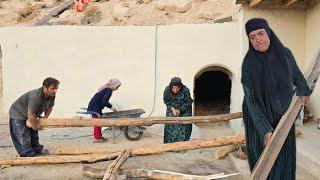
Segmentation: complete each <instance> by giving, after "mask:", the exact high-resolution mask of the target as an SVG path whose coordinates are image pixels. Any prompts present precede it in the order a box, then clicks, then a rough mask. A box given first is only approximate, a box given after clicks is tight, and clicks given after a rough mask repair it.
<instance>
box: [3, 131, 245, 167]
mask: <svg viewBox="0 0 320 180" xmlns="http://www.w3.org/2000/svg"><path fill="white" fill-rule="evenodd" d="M244 141H245V137H244V136H240V135H238V136H227V137H219V138H215V139H212V140H194V141H183V142H176V143H170V144H161V145H154V146H148V147H139V148H135V149H133V150H132V151H131V153H130V156H132V157H133V156H143V155H151V154H160V153H164V152H179V151H185V150H193V149H201V148H211V147H218V146H226V145H231V144H240V143H242V142H244ZM119 155H121V151H116V152H111V153H94V154H84V155H74V156H70V155H69V156H43V157H18V158H8V159H2V160H0V165H30V164H63V163H83V162H84V163H94V162H98V161H106V160H112V159H115V158H117V157H118V156H119Z"/></svg>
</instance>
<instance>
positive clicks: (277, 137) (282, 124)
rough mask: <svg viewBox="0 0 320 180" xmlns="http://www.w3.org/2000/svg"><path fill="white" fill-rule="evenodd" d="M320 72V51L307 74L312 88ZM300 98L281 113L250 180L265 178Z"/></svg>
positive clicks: (275, 157)
mask: <svg viewBox="0 0 320 180" xmlns="http://www.w3.org/2000/svg"><path fill="white" fill-rule="evenodd" d="M319 74H320V51H318V53H317V54H316V57H315V63H314V65H313V67H312V71H311V73H310V75H309V76H308V79H307V82H308V85H309V86H310V88H311V89H312V90H313V89H314V87H315V85H316V83H317V80H318V78H319ZM301 105H302V103H301V98H298V97H297V96H295V97H294V98H293V100H292V102H291V105H290V107H289V109H288V111H287V112H286V113H285V115H283V117H282V118H281V120H280V121H279V124H278V125H277V127H276V129H275V131H274V132H273V134H272V137H271V140H270V143H269V144H268V145H267V146H266V147H265V148H264V150H263V152H262V154H261V155H260V157H259V159H258V161H257V163H256V165H255V167H254V169H253V171H252V174H251V177H250V179H251V180H264V179H267V177H268V175H269V172H270V170H271V168H272V166H273V164H274V162H275V161H276V159H277V157H278V154H279V152H280V150H281V148H282V146H283V144H284V142H285V140H286V138H287V136H288V134H289V131H290V129H291V127H292V125H293V123H294V121H295V119H296V117H297V115H298V113H299V111H300V108H301Z"/></svg>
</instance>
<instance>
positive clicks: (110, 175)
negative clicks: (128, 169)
mask: <svg viewBox="0 0 320 180" xmlns="http://www.w3.org/2000/svg"><path fill="white" fill-rule="evenodd" d="M131 151H132V150H131V149H130V150H125V151H124V152H123V154H122V155H121V156H119V157H118V158H117V159H116V160H115V161H116V162H115V163H114V165H113V164H112V165H110V167H108V168H107V170H106V172H105V174H104V176H103V180H107V179H109V180H115V179H116V175H117V173H118V170H119V169H120V167H121V166H122V164H123V163H124V162H125V161H126V160H127V159H128V158H129V157H130V153H131Z"/></svg>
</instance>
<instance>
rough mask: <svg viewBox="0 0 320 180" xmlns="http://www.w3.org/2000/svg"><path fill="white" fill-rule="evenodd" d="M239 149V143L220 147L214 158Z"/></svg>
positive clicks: (222, 156) (219, 157)
mask: <svg viewBox="0 0 320 180" xmlns="http://www.w3.org/2000/svg"><path fill="white" fill-rule="evenodd" d="M237 149H238V145H229V146H223V147H220V148H218V149H217V150H216V151H215V152H214V158H215V159H221V158H224V157H226V156H227V155H228V154H229V153H231V152H233V151H236V150H237Z"/></svg>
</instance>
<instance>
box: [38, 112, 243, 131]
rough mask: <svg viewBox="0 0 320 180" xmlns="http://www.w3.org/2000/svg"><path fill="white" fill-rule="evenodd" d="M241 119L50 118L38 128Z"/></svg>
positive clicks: (237, 115)
mask: <svg viewBox="0 0 320 180" xmlns="http://www.w3.org/2000/svg"><path fill="white" fill-rule="evenodd" d="M238 118H242V112H238V113H232V114H222V115H215V116H192V117H149V118H136V119H132V118H113V119H105V118H101V119H96V118H95V119H93V118H81V119H72V118H50V119H40V120H39V126H40V129H42V128H53V127H92V126H102V127H115V126H152V125H154V124H192V123H214V122H219V121H229V120H231V119H238Z"/></svg>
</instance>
